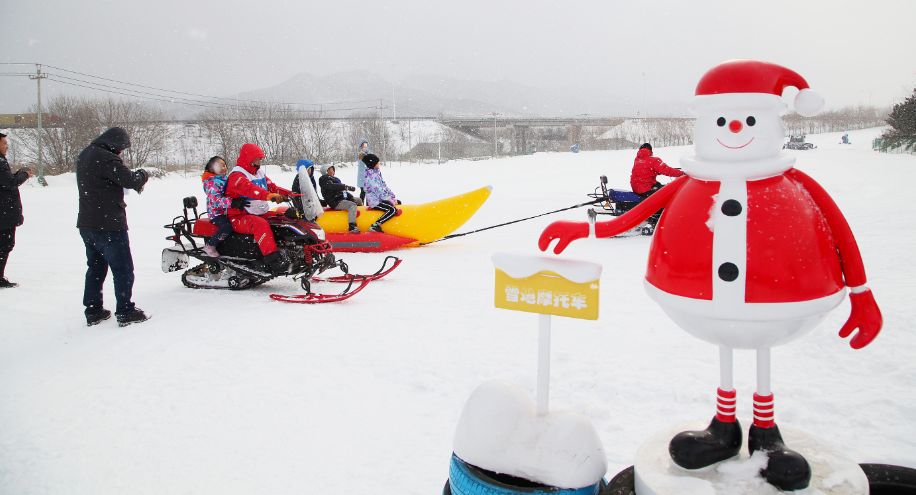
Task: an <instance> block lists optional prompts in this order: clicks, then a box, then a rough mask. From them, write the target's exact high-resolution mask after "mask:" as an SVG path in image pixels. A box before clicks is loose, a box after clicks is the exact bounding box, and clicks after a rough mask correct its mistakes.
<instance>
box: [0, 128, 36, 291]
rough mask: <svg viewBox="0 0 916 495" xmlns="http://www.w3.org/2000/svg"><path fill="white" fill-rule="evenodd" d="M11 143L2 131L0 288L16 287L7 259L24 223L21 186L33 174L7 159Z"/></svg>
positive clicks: (0, 139) (0, 138) (0, 150)
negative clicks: (8, 273)
mask: <svg viewBox="0 0 916 495" xmlns="http://www.w3.org/2000/svg"><path fill="white" fill-rule="evenodd" d="M9 147H10V144H9V141H7V139H6V134H3V133H0V289H9V288H13V287H16V285H17V284H16V283H14V282H10V281H9V280H7V279H6V275H5V274H4V271H5V270H6V260H7V259H9V256H10V252H11V251H12V250H13V246H15V245H16V227H18V226H20V225H22V221H23V218H22V200H21V199H20V198H19V186H21V185H22V183H24V182H25V181H27V180H28V179H29V177H31V176H32V171H31V170H29V169H28V168H20V169H19V170H18V171H17V172H16V173H15V174H14V173H13V171H12V169H10V164H9V162H8V161H6V152H7V151H8V150H9Z"/></svg>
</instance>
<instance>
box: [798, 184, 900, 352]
mask: <svg viewBox="0 0 916 495" xmlns="http://www.w3.org/2000/svg"><path fill="white" fill-rule="evenodd" d="M786 176H788V177H789V178H790V179H791V180H794V181H795V182H796V183H798V184H800V185H801V186H802V187H804V188H805V190H806V191H808V194H810V195H811V198H812V199H813V200H814V203H815V204H816V205H817V207H818V208H820V210H821V212H822V213H823V214H824V217H826V219H827V224H828V225H829V226H830V231H831V233H832V234H833V238H834V240H835V241H836V244H837V248H838V249H839V251H840V263H841V264H842V269H843V277H844V279H845V280H846V285H847V286H849V291H850V294H849V302H850V304H851V306H852V308H851V311H850V313H849V318H848V319H847V320H846V323H845V324H843V327H842V328H840V337H842V338H846V337H848V336H849V335H851V334H852V332H853V331H854V330H858V332H857V333H856V335H855V336H853V337H852V339H850V340H849V345H850V346H852V348H853V349H861V348H862V347H865V346H867V345H868V344H870V343H871V341H872V340H874V339H875V337H877V336H878V333H879V332H881V327H882V326H883V324H884V318H883V317H882V316H881V310H880V309H878V303H877V302H875V296H874V294H873V293H872V291H871V290H870V289H869V288H868V287H866V286H865V282H866V279H865V266H864V264H863V263H862V255H861V254H860V253H859V245H858V244H856V238H855V237H854V236H853V235H852V229H850V228H849V224H848V223H847V222H846V217H844V216H843V212H841V211H840V208H839V207H838V206H837V205H836V203H834V202H833V198H831V197H830V195H829V194H827V191H825V190H824V188H823V187H821V185H820V184H818V183H817V182H816V181H815V180H814V179H812V178H811V177H808V175H807V174H805V173H804V172H801V171H799V170H797V169H794V168H793V169H791V170H789V171H788V172H786Z"/></svg>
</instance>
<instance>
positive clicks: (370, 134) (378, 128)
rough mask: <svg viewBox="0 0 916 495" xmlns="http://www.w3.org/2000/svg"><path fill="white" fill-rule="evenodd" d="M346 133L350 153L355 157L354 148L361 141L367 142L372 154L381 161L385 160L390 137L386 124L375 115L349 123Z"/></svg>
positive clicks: (364, 116)
mask: <svg viewBox="0 0 916 495" xmlns="http://www.w3.org/2000/svg"><path fill="white" fill-rule="evenodd" d="M349 127H350V129H349V132H348V136H349V142H350V143H349V144H350V150H351V153H353V155H354V156H355V154H356V147H357V146H359V142H360V141H361V140H363V139H365V140H366V141H369V147H370V148H372V152H373V153H375V154H376V155H378V156H379V157H380V158H382V159H383V160H387V157H388V154H389V151H390V150H389V147H390V144H391V136H390V135H389V133H388V123H387V122H386V121H385V120H382V119H380V118H378V116H377V115H363V116H362V118H360V119H358V120H353V121H351V122H350V126H349Z"/></svg>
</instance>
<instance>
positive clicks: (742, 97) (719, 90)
mask: <svg viewBox="0 0 916 495" xmlns="http://www.w3.org/2000/svg"><path fill="white" fill-rule="evenodd" d="M789 86H792V87H795V88H798V90H799V91H798V94H797V95H796V96H795V101H794V105H793V106H794V107H795V111H796V112H798V114H799V115H802V116H804V117H811V116H814V115H817V113H818V112H820V111H821V109H822V108H823V107H824V99H823V98H822V97H821V95H819V94H817V93H815V92H814V91H812V90H811V89H809V88H808V82H807V81H805V78H803V77H802V76H800V75H799V74H798V73H797V72H795V71H793V70H791V69H787V68H785V67H783V66H781V65H776V64H771V63H769V62H761V61H759V60H729V61H728V62H723V63H721V64H719V65H717V66H715V67H713V68H712V69H710V70H709V71H707V72H706V74H704V75H703V77H702V78H701V79H700V82H699V83H697V90H696V99H695V101H694V102H693V104H692V105H691V106H692V107H693V108H695V109H698V110H699V109H701V108H707V107H714V108H729V107H736V106H752V107H764V106H765V107H771V106H781V107H782V108H784V107H785V104H784V103H783V102H782V92H783V91H784V90H785V88H787V87H789Z"/></svg>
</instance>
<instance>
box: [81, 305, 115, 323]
mask: <svg viewBox="0 0 916 495" xmlns="http://www.w3.org/2000/svg"><path fill="white" fill-rule="evenodd" d="M109 318H111V311H108V310H107V309H105V308H98V307H91V308H86V326H89V327H91V326H94V325H98V324H99V323H102V322H103V321H105V320H107V319H109Z"/></svg>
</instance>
